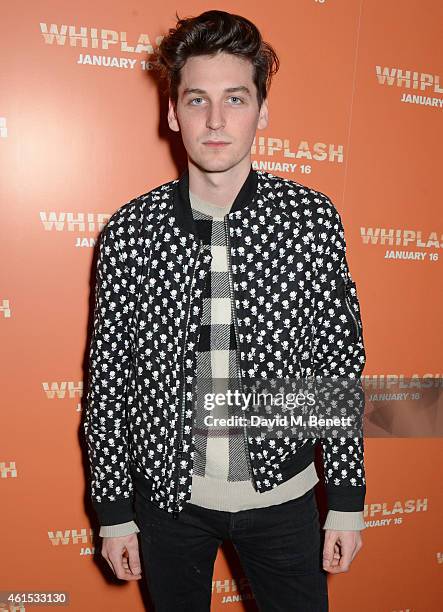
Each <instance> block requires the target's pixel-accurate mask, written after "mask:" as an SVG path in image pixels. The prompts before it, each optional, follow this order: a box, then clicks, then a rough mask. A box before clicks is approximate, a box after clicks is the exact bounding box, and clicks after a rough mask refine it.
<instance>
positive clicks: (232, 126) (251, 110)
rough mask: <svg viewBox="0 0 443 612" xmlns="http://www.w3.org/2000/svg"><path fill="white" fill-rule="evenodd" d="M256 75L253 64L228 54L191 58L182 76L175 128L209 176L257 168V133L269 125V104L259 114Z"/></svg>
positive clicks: (171, 115) (172, 121) (173, 117)
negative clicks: (242, 166)
mask: <svg viewBox="0 0 443 612" xmlns="http://www.w3.org/2000/svg"><path fill="white" fill-rule="evenodd" d="M252 71H253V67H252V64H251V62H249V61H248V60H245V59H243V58H239V57H237V56H234V55H231V54H227V53H221V54H218V55H216V56H213V57H210V56H208V55H201V56H196V57H190V58H189V59H188V60H187V61H186V63H185V65H184V66H183V68H182V70H181V77H182V78H181V83H180V86H179V89H178V102H177V109H176V112H174V108H173V105H172V102H171V100H169V112H168V122H169V127H170V128H171V129H172V130H174V131H176V132H178V131H180V132H181V135H182V139H183V144H184V146H185V149H186V151H187V154H188V158H189V161H190V162H191V163H194V164H195V165H197V166H199V167H200V168H201V169H202V170H203V171H205V172H223V171H226V170H229V169H231V168H233V167H234V166H236V165H237V164H240V163H241V162H242V161H243V160H244V162H243V163H245V165H250V163H251V162H250V155H251V146H252V143H253V140H254V137H255V133H256V130H257V129H264V128H265V127H266V126H267V125H268V105H267V101H266V100H265V101H264V102H263V104H262V106H261V109H259V107H258V102H257V95H256V94H257V92H256V87H255V84H254V82H253V80H252ZM189 90H193V91H189ZM228 90H230V91H228ZM211 141H212V142H214V141H218V142H220V141H221V142H223V143H227V144H218V145H216V144H211Z"/></svg>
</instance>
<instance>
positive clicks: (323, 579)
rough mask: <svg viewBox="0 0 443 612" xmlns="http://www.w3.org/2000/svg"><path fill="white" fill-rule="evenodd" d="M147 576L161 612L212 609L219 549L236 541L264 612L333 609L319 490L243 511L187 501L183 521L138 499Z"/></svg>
mask: <svg viewBox="0 0 443 612" xmlns="http://www.w3.org/2000/svg"><path fill="white" fill-rule="evenodd" d="M135 512H136V520H137V525H138V527H139V529H140V543H141V547H140V548H141V550H140V554H141V557H142V559H141V560H142V564H143V568H144V579H145V580H146V582H147V586H148V589H149V592H150V595H151V598H152V600H153V603H154V606H155V612H179V611H180V612H183V611H187V612H208V611H209V610H210V606H211V592H212V575H213V569H214V561H215V558H216V556H217V550H218V548H219V546H220V544H221V543H222V541H223V540H231V542H232V544H233V546H234V548H235V550H236V551H237V554H238V556H239V558H240V562H241V565H242V568H243V571H244V573H245V575H246V577H247V579H248V582H249V585H250V587H251V590H252V592H253V595H254V597H255V600H256V603H257V604H258V607H259V609H260V611H261V612H327V611H328V591H327V573H326V572H325V571H324V570H323V567H322V556H323V554H322V553H323V550H322V547H321V533H320V524H319V514H318V509H317V503H316V499H315V495H314V489H311V490H310V491H308V492H307V493H305V494H304V495H303V496H301V497H298V498H296V499H294V500H291V501H288V502H285V503H283V504H278V505H275V506H269V507H267V508H254V509H251V510H241V511H239V512H222V511H220V510H209V509H207V508H202V507H200V506H196V505H195V504H190V503H187V504H186V505H185V508H184V510H182V512H180V514H179V518H178V519H173V518H172V515H171V514H170V513H168V512H166V511H165V510H162V509H160V508H158V507H157V506H155V504H153V503H152V502H149V501H147V500H145V499H144V498H142V497H141V496H140V495H139V494H138V493H137V492H136V494H135Z"/></svg>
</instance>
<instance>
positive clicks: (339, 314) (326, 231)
mask: <svg viewBox="0 0 443 612" xmlns="http://www.w3.org/2000/svg"><path fill="white" fill-rule="evenodd" d="M323 198H325V199H324V200H323V205H322V206H320V208H319V212H320V214H321V224H320V227H321V229H320V231H319V233H318V240H319V242H318V251H317V264H318V275H317V278H316V282H315V294H316V312H315V318H314V322H313V362H314V376H319V377H320V379H321V383H320V385H321V388H322V392H321V393H320V397H321V398H322V399H321V400H320V402H319V404H320V407H321V410H322V412H324V415H322V416H328V415H330V414H331V409H332V415H333V416H339V415H340V414H344V413H346V415H347V416H352V417H353V426H352V429H351V430H346V429H344V428H341V429H340V432H339V435H338V436H336V437H327V434H328V433H330V432H331V430H330V429H329V430H327V431H326V434H325V435H324V436H323V437H320V443H321V447H322V455H323V463H324V475H325V486H326V494H327V504H328V511H329V513H328V517H327V521H326V523H325V528H337V527H336V526H337V525H339V524H341V525H350V524H354V525H357V523H356V522H355V521H356V520H357V521H358V523H360V525H363V524H364V522H363V514H362V513H363V510H364V500H365V495H366V477H365V467H364V441H363V427H362V421H363V414H364V406H365V400H364V391H363V388H362V385H361V381H360V377H361V374H362V372H363V369H364V366H365V362H366V354H365V348H364V340H363V325H362V320H361V314H360V305H359V300H358V297H357V289H356V284H355V282H354V280H353V278H352V276H351V274H350V271H349V268H348V264H347V261H346V240H345V235H344V229H343V225H342V220H341V217H340V214H339V213H338V211H337V210H336V208H335V207H334V205H333V204H332V203H331V201H330V200H329V199H328V198H327V197H326V196H323ZM343 385H344V386H345V391H344V392H343V390H342V386H343ZM346 385H349V386H346ZM340 402H342V403H340ZM348 433H350V434H351V435H347V434H348ZM345 512H349V513H350V514H349V515H348V518H346V516H345V515H344V514H341V515H339V514H338V513H345ZM358 512H360V513H361V514H360V515H358V514H356V513H358ZM351 513H353V514H351ZM327 525H330V526H331V527H327ZM354 528H355V527H354Z"/></svg>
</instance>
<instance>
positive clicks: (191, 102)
mask: <svg viewBox="0 0 443 612" xmlns="http://www.w3.org/2000/svg"><path fill="white" fill-rule="evenodd" d="M196 100H203V98H192V100H191V101H190V102H189V104H193V102H195V101H196ZM193 106H200V105H199V104H194V105H193Z"/></svg>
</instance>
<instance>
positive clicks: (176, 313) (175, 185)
mask: <svg viewBox="0 0 443 612" xmlns="http://www.w3.org/2000/svg"><path fill="white" fill-rule="evenodd" d="M188 188H189V174H188V171H185V172H184V173H183V174H182V175H181V177H180V179H176V180H173V181H169V182H167V183H164V184H163V185H160V186H159V187H157V188H155V189H153V190H151V191H149V192H148V193H146V194H143V195H141V196H138V197H136V198H134V199H133V200H131V201H130V202H128V203H127V204H125V205H124V206H122V207H121V208H120V209H118V210H117V211H116V212H115V213H114V214H113V215H112V216H111V218H110V220H109V222H108V223H107V225H106V227H105V228H104V230H103V232H102V234H101V236H100V241H99V259H98V263H97V283H96V289H95V309H94V322H93V323H94V324H93V334H92V338H91V344H90V352H89V381H88V382H89V384H88V392H87V399H86V410H85V413H86V414H85V419H84V425H83V426H84V431H85V434H86V440H87V446H88V456H89V462H90V469H91V497H92V504H93V507H94V509H95V511H96V513H97V515H98V519H99V522H100V524H101V525H116V524H123V523H127V522H129V521H132V520H133V519H134V513H133V504H132V501H133V494H134V488H136V489H139V490H140V491H141V492H142V493H143V494H144V495H145V496H146V497H147V498H148V499H150V500H151V501H152V502H154V503H155V504H156V505H157V506H158V507H159V508H162V509H164V510H165V511H168V512H171V513H172V516H173V517H175V518H176V517H178V514H179V513H180V512H181V510H182V509H183V507H184V504H185V503H186V502H187V501H188V500H189V498H190V494H191V481H192V463H193V458H194V448H195V446H194V444H195V439H194V437H193V431H192V422H193V414H192V401H193V395H192V388H193V381H194V378H195V372H196V351H197V349H196V347H197V346H198V339H199V328H200V321H201V309H202V295H203V287H204V286H205V282H206V278H207V275H208V274H209V273H210V265H211V258H212V256H211V253H210V249H209V248H208V247H207V245H205V244H203V242H202V240H201V239H200V238H199V236H198V232H197V230H196V225H195V222H194V220H193V216H192V211H191V207H190V203H189V194H188ZM225 222H226V229H227V236H228V250H229V260H230V285H231V290H232V292H233V293H232V295H233V296H235V297H234V304H235V316H234V323H235V331H236V340H237V347H238V358H239V370H240V374H241V377H242V379H245V380H246V379H247V378H251V379H253V378H257V379H259V380H268V379H271V378H288V377H290V378H291V379H298V378H304V377H310V376H324V377H327V379H335V378H339V379H353V380H357V381H358V379H359V377H360V376H361V373H362V371H363V368H364V365H365V359H366V355H365V349H364V340H363V325H362V321H361V315H360V305H359V301H358V297H357V292H356V284H355V282H354V281H353V279H352V277H351V274H350V271H349V268H348V265H347V261H346V241H345V236H344V229H343V225H342V221H341V217H340V214H339V213H338V211H337V210H336V208H335V206H334V205H333V203H332V202H331V200H330V199H329V198H328V197H327V196H326V195H325V194H323V193H321V192H319V191H315V190H313V189H311V188H309V187H307V186H304V185H302V184H300V183H298V182H296V181H292V180H289V179H284V178H281V177H278V176H274V175H272V174H270V173H267V172H261V171H256V170H254V169H253V168H252V167H251V169H250V172H249V175H248V177H247V179H246V181H245V183H244V184H243V186H242V188H241V190H240V192H239V193H238V195H237V197H236V200H235V202H234V204H233V206H232V207H231V209H230V212H229V214H227V215H226V217H225ZM326 397H328V396H327V395H326ZM352 397H353V398H354V399H355V398H357V400H356V401H355V403H354V407H353V409H354V412H355V414H357V415H358V416H360V417H361V416H362V415H363V410H364V394H362V393H361V394H357V395H356V394H354V395H353V396H352ZM326 411H327V410H326ZM317 442H320V443H321V446H322V455H323V462H324V479H325V485H326V493H327V506H328V510H329V511H330V512H356V511H362V510H363V507H364V498H365V493H366V479H365V469H364V446H363V437H362V436H355V435H353V436H352V437H347V436H342V437H339V438H332V437H324V438H320V439H314V438H304V439H301V440H300V439H294V438H292V437H291V436H288V435H285V436H283V437H281V438H276V437H268V438H266V437H265V438H263V437H262V436H257V435H255V436H254V435H253V433H252V431H249V433H248V430H247V427H245V443H246V445H247V448H248V454H249V468H250V475H251V478H252V481H253V484H254V487H255V489H256V490H257V491H258V492H263V491H267V490H270V489H272V488H274V487H276V486H278V485H279V484H280V483H282V482H286V481H287V480H288V479H289V478H291V477H292V476H294V475H295V474H297V473H299V472H300V471H301V470H303V469H305V468H306V466H308V465H309V464H310V463H311V462H312V460H313V457H314V449H315V446H316V443H317Z"/></svg>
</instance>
